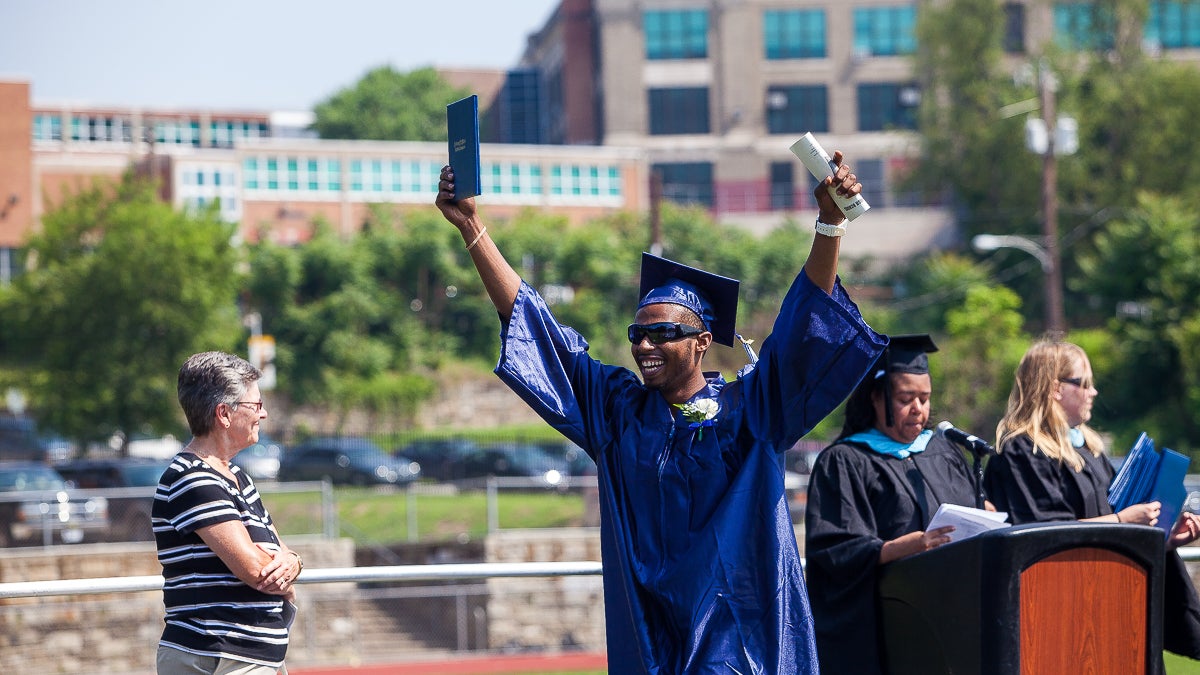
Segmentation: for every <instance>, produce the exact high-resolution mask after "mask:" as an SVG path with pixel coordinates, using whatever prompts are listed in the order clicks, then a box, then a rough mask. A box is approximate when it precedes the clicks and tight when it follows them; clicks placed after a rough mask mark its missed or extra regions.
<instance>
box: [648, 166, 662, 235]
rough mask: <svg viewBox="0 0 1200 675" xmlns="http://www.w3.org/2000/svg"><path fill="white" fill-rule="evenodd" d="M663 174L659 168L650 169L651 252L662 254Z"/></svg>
mask: <svg viewBox="0 0 1200 675" xmlns="http://www.w3.org/2000/svg"><path fill="white" fill-rule="evenodd" d="M662 193H663V180H662V174H661V173H660V172H658V171H657V170H653V169H652V170H651V171H650V252H651V253H653V254H654V255H658V256H661V255H662V250H663V246H662V198H663V194H662Z"/></svg>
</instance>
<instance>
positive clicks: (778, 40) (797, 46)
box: [763, 9, 825, 60]
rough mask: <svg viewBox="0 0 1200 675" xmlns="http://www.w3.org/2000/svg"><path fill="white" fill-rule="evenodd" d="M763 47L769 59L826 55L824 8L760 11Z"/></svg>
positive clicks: (823, 56)
mask: <svg viewBox="0 0 1200 675" xmlns="http://www.w3.org/2000/svg"><path fill="white" fill-rule="evenodd" d="M763 47H764V51H765V52H766V57H767V58H768V59H772V60H775V59H823V58H825V10H823V9H786V10H768V11H766V12H763Z"/></svg>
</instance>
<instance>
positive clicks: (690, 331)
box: [629, 322, 704, 345]
mask: <svg viewBox="0 0 1200 675" xmlns="http://www.w3.org/2000/svg"><path fill="white" fill-rule="evenodd" d="M703 332H704V331H703V330H701V329H699V328H694V327H692V326H687V325H684V324H682V323H666V322H664V323H647V324H641V323H631V324H629V341H630V342H631V343H633V344H635V345H636V344H640V343H641V342H642V340H645V339H647V338H649V340H650V344H652V345H661V344H666V343H668V342H673V341H675V340H682V339H683V338H687V337H694V336H696V335H699V334H701V333H703Z"/></svg>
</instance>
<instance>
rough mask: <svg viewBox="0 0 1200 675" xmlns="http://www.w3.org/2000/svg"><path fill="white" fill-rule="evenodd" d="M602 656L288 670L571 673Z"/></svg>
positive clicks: (601, 664) (307, 673)
mask: <svg viewBox="0 0 1200 675" xmlns="http://www.w3.org/2000/svg"><path fill="white" fill-rule="evenodd" d="M607 668H608V657H607V656H606V655H604V654H575V653H573V654H557V655H554V656H485V657H467V658H459V659H454V660H452V661H451V660H445V659H443V660H438V661H410V662H404V663H376V664H371V665H362V666H311V667H302V668H288V673H289V675H427V674H430V675H432V674H433V673H436V674H437V675H499V674H501V673H520V674H522V675H524V674H527V673H552V672H569V671H572V670H584V671H586V670H593V671H594V670H605V669H607Z"/></svg>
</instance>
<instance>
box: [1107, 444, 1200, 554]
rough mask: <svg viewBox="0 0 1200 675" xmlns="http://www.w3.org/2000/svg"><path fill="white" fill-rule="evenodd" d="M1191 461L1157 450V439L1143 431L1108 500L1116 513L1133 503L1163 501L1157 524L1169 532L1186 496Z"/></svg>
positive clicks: (1126, 458)
mask: <svg viewBox="0 0 1200 675" xmlns="http://www.w3.org/2000/svg"><path fill="white" fill-rule="evenodd" d="M1190 462H1191V460H1189V459H1188V458H1187V457H1186V456H1184V455H1181V454H1179V453H1178V452H1175V451H1174V450H1171V449H1170V448H1163V449H1162V450H1161V451H1159V450H1156V449H1155V447H1154V439H1152V438H1150V437H1149V436H1147V435H1146V433H1145V432H1142V435H1141V436H1138V439H1137V442H1135V443H1134V444H1133V448H1132V449H1130V451H1129V455H1128V456H1127V457H1125V462H1124V463H1123V464H1121V470H1120V471H1118V472H1117V475H1116V477H1115V478H1113V482H1112V485H1111V486H1109V488H1108V503H1109V504H1111V505H1112V507H1113V511H1114V512H1115V511H1120V510H1121V509H1123V508H1125V507H1128V506H1132V505H1133V504H1143V503H1145V502H1154V501H1157V502H1161V503H1162V513H1161V514H1160V515H1159V517H1158V527H1159V528H1160V529H1162V530H1163V532H1165V533H1166V534H1168V535H1169V534H1170V533H1171V530H1173V529H1174V528H1175V521H1177V520H1178V519H1179V513H1180V511H1182V510H1183V502H1184V500H1186V499H1187V490H1186V489H1185V488H1184V487H1183V478H1184V476H1186V475H1187V470H1188V464H1189V463H1190Z"/></svg>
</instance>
